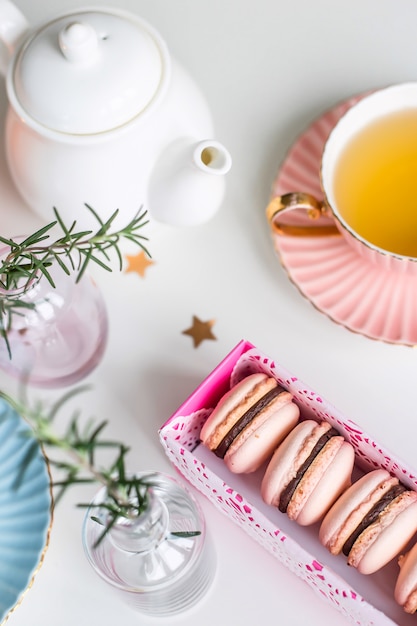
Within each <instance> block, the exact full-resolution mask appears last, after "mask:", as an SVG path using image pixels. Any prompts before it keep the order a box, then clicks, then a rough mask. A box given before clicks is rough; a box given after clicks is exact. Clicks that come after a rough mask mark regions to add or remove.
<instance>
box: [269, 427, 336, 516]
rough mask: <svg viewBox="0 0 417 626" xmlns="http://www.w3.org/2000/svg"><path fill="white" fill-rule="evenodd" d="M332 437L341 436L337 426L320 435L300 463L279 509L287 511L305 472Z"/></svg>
mask: <svg viewBox="0 0 417 626" xmlns="http://www.w3.org/2000/svg"><path fill="white" fill-rule="evenodd" d="M332 437H340V433H339V432H338V431H337V430H336V429H335V428H330V429H329V430H328V431H327V432H325V433H324V434H323V435H322V436H321V437H320V439H318V441H317V443H316V444H315V446H314V448H313V449H312V451H311V453H310V454H309V456H308V457H307V458H306V460H305V461H304V463H302V465H300V467H299V468H298V471H297V473H296V475H295V476H294V478H293V479H292V480H290V482H289V483H288V485H287V486H286V487H285V489H284V490H283V491H282V493H281V496H280V498H279V504H278V509H279V510H280V511H281V513H286V512H287V508H288V505H289V503H290V501H291V498H292V497H293V495H294V493H295V490H296V489H297V487H298V485H299V484H300V482H301V480H302V478H303V476H304V474H305V473H306V471H307V470H308V468H309V467H310V465H311V464H312V463H313V461H314V459H315V458H316V457H317V455H318V454H319V453H320V452H321V450H322V449H323V448H324V446H325V445H326V443H327V442H328V441H330V439H331V438H332Z"/></svg>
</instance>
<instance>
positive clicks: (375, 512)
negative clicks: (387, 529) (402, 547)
mask: <svg viewBox="0 0 417 626" xmlns="http://www.w3.org/2000/svg"><path fill="white" fill-rule="evenodd" d="M404 491H407V488H406V487H405V486H404V485H402V484H401V483H399V484H398V485H394V486H393V487H391V489H389V490H388V491H387V492H386V493H384V495H383V496H382V497H381V498H380V499H379V500H378V502H376V503H375V504H374V506H373V507H372V508H371V510H370V511H368V513H367V514H366V515H365V517H364V518H363V520H362V521H361V523H360V524H359V525H358V526H357V527H356V528H355V530H354V531H353V532H352V534H351V535H350V537H348V539H347V540H346V541H345V543H344V544H343V548H342V552H343V554H344V555H345V556H349V553H350V551H351V550H352V547H353V545H354V543H355V541H356V540H357V539H358V537H360V535H361V534H362V533H363V532H364V530H366V529H367V528H368V526H370V525H371V524H373V523H374V522H376V521H377V520H378V518H379V516H380V515H381V513H382V512H383V511H385V509H386V508H387V507H388V506H389V505H390V504H391V502H393V501H394V500H395V498H398V496H399V495H401V494H402V493H404Z"/></svg>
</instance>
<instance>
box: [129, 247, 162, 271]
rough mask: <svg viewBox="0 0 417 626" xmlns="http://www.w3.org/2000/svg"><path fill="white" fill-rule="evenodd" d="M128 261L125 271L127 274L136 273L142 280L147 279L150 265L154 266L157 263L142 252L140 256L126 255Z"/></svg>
mask: <svg viewBox="0 0 417 626" xmlns="http://www.w3.org/2000/svg"><path fill="white" fill-rule="evenodd" d="M126 259H127V262H128V266H127V268H126V269H125V272H126V273H128V272H136V274H139V276H142V278H144V277H145V272H146V270H147V268H148V267H149V266H150V265H154V264H155V261H152V260H151V259H150V258H149V257H148V256H147V254H146V253H145V252H144V251H143V250H142V251H141V252H139V254H136V255H129V254H127V255H126Z"/></svg>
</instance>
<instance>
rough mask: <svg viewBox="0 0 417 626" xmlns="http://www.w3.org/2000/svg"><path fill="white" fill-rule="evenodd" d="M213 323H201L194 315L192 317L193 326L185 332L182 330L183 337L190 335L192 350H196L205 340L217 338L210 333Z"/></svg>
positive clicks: (211, 321)
mask: <svg viewBox="0 0 417 626" xmlns="http://www.w3.org/2000/svg"><path fill="white" fill-rule="evenodd" d="M214 324H215V321H214V320H209V321H208V322H202V321H201V320H200V319H199V318H198V317H197V316H196V315H193V324H192V326H190V328H187V330H183V331H182V334H183V335H190V337H192V339H193V342H194V348H197V347H198V346H199V345H200V343H201V342H202V341H204V340H205V339H214V340H216V339H217V337H215V336H214V335H213V333H212V332H211V329H212V327H213V326H214Z"/></svg>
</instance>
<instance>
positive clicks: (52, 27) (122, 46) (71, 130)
mask: <svg viewBox="0 0 417 626" xmlns="http://www.w3.org/2000/svg"><path fill="white" fill-rule="evenodd" d="M0 41H1V42H2V44H3V51H4V54H3V58H2V59H0V60H1V61H2V66H3V68H4V73H5V74H6V88H7V93H8V98H9V107H8V111H7V116H6V129H5V131H6V132H5V137H6V139H5V140H6V157H7V162H8V165H9V169H10V173H11V177H12V179H13V181H14V183H15V185H16V187H17V189H18V191H19V192H20V194H21V196H22V197H23V198H24V199H25V201H26V202H27V204H28V205H29V207H31V208H32V209H33V210H34V211H35V212H36V213H37V214H38V215H39V216H41V218H42V219H43V220H45V221H48V222H49V221H51V220H52V219H53V207H56V208H57V210H58V211H59V213H60V214H61V216H62V217H63V219H64V221H65V220H67V221H69V222H72V221H73V220H74V219H75V220H77V224H78V225H81V226H82V227H84V228H90V227H91V224H92V220H93V218H92V216H91V214H90V212H89V211H88V210H87V209H86V208H85V204H89V205H90V206H92V207H93V208H94V210H95V211H96V212H97V213H98V214H99V215H100V217H101V218H102V219H107V218H108V217H109V216H110V215H111V214H112V213H113V212H114V211H115V210H116V209H119V211H120V213H119V216H118V218H117V220H119V222H118V225H119V226H124V225H125V224H126V223H127V221H126V220H129V219H131V218H132V217H133V216H134V215H135V214H136V213H137V211H138V210H139V209H140V208H141V207H143V208H145V209H147V210H148V212H149V215H150V217H151V219H152V218H153V219H154V220H156V221H161V222H166V223H169V224H173V225H177V226H183V225H184V226H185V225H192V224H199V223H203V222H205V221H207V220H208V219H210V218H211V217H212V216H213V215H214V214H215V212H216V211H217V210H218V209H219V207H220V205H221V202H222V200H223V196H224V190H225V180H224V174H226V173H227V172H228V170H229V169H230V166H231V157H230V154H229V152H228V151H227V150H226V149H225V147H224V146H223V145H222V144H221V143H219V142H217V141H215V140H212V139H211V137H212V134H213V124H212V119H211V115H210V111H209V110H208V107H207V104H206V102H205V100H204V98H203V97H202V95H201V93H200V91H199V89H198V88H197V86H196V85H195V84H194V82H193V81H192V80H191V79H190V77H189V76H188V75H187V73H186V72H185V71H184V70H183V69H182V68H181V67H180V66H179V64H178V63H177V62H175V61H174V60H173V59H172V58H171V57H170V55H169V52H168V49H167V46H166V44H165V42H164V41H163V39H162V38H161V36H160V35H159V34H158V33H157V32H156V31H155V30H154V29H153V28H152V27H151V26H150V25H149V24H147V23H146V22H145V21H143V20H142V19H140V18H138V17H136V16H135V15H132V14H130V13H128V12H126V11H122V10H119V9H108V8H86V9H81V10H77V11H73V12H68V13H65V14H64V15H61V16H59V17H57V18H56V19H53V20H51V21H49V22H48V23H46V24H44V25H41V26H40V27H38V28H36V29H33V30H32V29H30V28H29V27H28V24H27V21H26V19H25V17H24V16H23V15H22V13H21V12H20V10H19V9H18V8H17V7H16V6H15V5H14V4H13V3H12V2H10V1H9V0H0ZM94 224H95V225H96V222H94Z"/></svg>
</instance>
